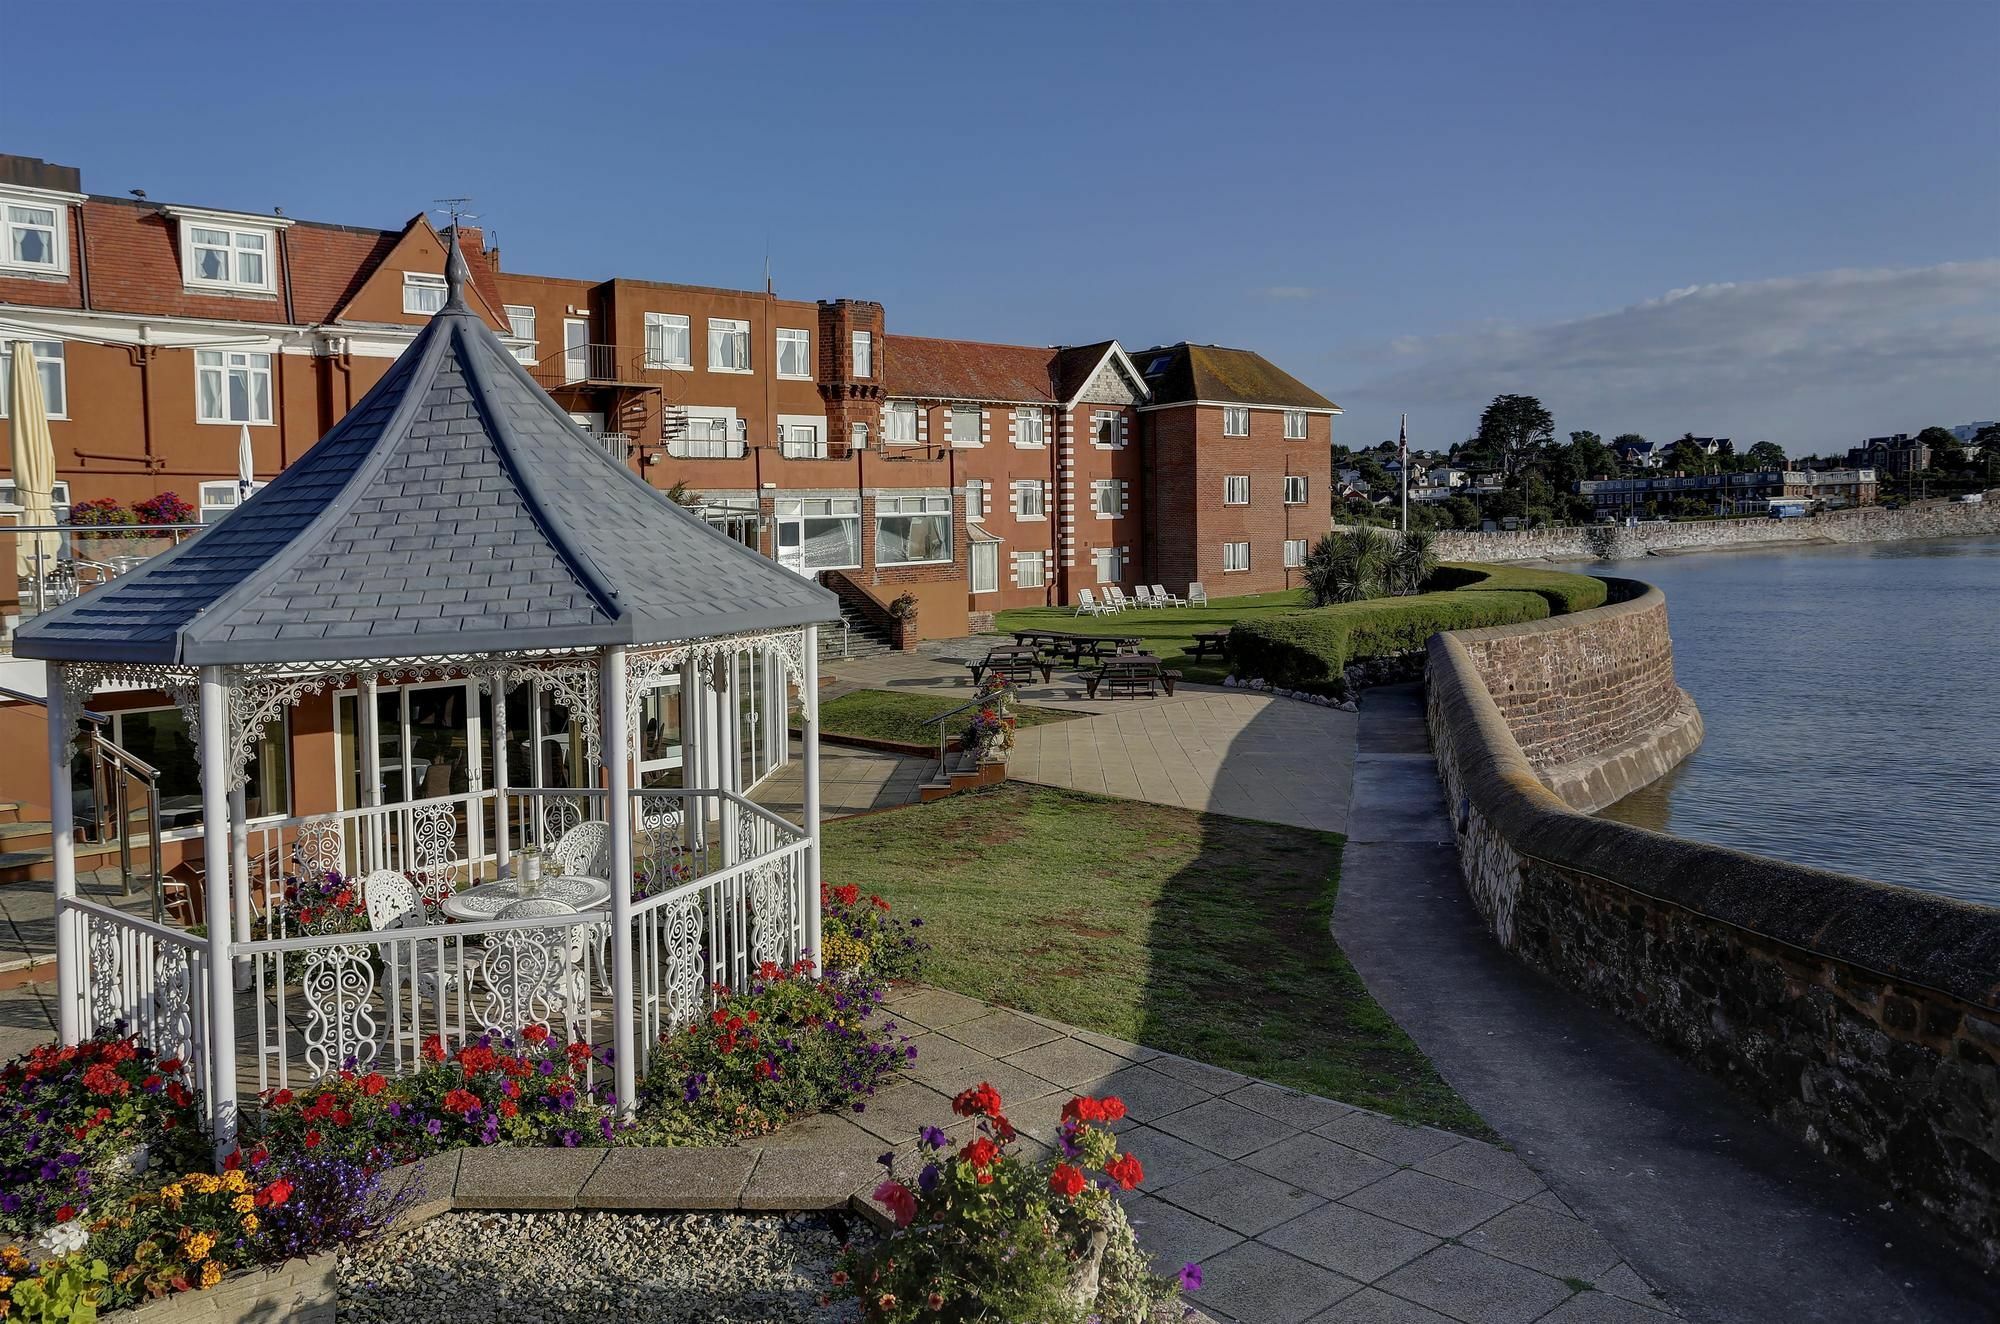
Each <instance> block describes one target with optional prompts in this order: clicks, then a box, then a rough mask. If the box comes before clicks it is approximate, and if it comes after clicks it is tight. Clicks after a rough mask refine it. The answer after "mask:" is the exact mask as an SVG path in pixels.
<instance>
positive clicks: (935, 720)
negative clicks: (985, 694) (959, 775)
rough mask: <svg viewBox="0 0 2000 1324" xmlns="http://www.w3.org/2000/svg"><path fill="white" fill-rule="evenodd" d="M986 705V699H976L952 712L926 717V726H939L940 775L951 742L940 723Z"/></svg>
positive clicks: (962, 704)
mask: <svg viewBox="0 0 2000 1324" xmlns="http://www.w3.org/2000/svg"><path fill="white" fill-rule="evenodd" d="M985 706H986V700H985V699H974V700H972V702H970V703H961V704H960V705H958V707H956V708H954V709H952V710H951V711H950V712H947V713H939V714H938V715H937V716H936V717H926V718H925V719H924V724H925V725H926V726H937V729H938V774H939V775H940V776H942V775H943V774H944V756H945V752H946V751H945V746H946V745H947V744H948V743H950V737H949V736H947V735H946V734H945V729H944V727H943V726H942V725H939V724H940V723H942V722H943V721H944V720H945V719H946V718H949V717H956V716H958V715H959V714H960V713H962V712H965V711H967V710H968V709H972V708H983V707H985Z"/></svg>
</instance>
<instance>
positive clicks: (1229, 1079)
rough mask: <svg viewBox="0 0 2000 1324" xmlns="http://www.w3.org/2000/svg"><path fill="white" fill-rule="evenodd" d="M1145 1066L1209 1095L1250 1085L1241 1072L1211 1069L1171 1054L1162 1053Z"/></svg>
mask: <svg viewBox="0 0 2000 1324" xmlns="http://www.w3.org/2000/svg"><path fill="white" fill-rule="evenodd" d="M1146 1065H1148V1066H1150V1067H1151V1068H1152V1069H1153V1070H1155V1071H1158V1072H1160V1073H1162V1074H1164V1075H1168V1076H1172V1077H1173V1078H1174V1079H1175V1080H1180V1081H1186V1082H1187V1083H1188V1084H1190V1085H1193V1086H1195V1087H1196V1088H1197V1089H1204V1090H1207V1091H1208V1092H1209V1093H1210V1094H1227V1093H1229V1092H1230V1091H1231V1090H1236V1089H1241V1088H1242V1087H1243V1086H1245V1085H1248V1084H1249V1083H1250V1077H1248V1076H1246V1075H1243V1074H1242V1073H1241V1072H1236V1071H1227V1070H1224V1069H1223V1068H1221V1067H1212V1066H1210V1065H1209V1064H1208V1063H1206V1062H1197V1061H1195V1060H1194V1059H1193V1058H1188V1057H1178V1056H1176V1055H1174V1054H1172V1053H1162V1054H1160V1055H1159V1056H1158V1057H1156V1058H1154V1059H1153V1060H1152V1061H1150V1062H1148V1063H1147V1064H1146Z"/></svg>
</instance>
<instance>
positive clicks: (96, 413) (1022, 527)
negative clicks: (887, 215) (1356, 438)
mask: <svg viewBox="0 0 2000 1324" xmlns="http://www.w3.org/2000/svg"><path fill="white" fill-rule="evenodd" d="M461 233H462V238H463V240H464V243H465V247H466V249H467V252H468V257H469V258H470V259H471V264H472V268H473V272H474V285H475V290H474V293H475V295H476V299H477V306H478V311H479V312H480V313H481V314H482V315H483V316H485V317H486V318H487V319H488V320H489V321H490V323H491V324H492V325H493V326H494V327H495V328H496V329H497V330H499V331H500V332H501V333H502V334H503V336H505V337H506V339H507V343H508V344H509V346H510V347H511V348H513V349H514V351H515V352H516V354H517V355H518V356H519V357H520V358H521V359H522V361H523V362H524V363H527V364H530V365H532V368H531V370H532V371H533V373H534V375H535V376H536V377H537V379H538V380H539V381H541V383H542V384H543V385H544V386H545V387H546V388H547V389H548V390H549V391H550V392H551V394H553V395H554V396H555V398H556V399H557V400H558V401H560V402H561V403H562V404H563V405H564V406H565V408H567V409H569V410H570V412H571V415H572V417H574V418H575V419H576V420H577V422H578V424H579V427H580V429H581V430H582V432H583V433H585V434H587V437H586V438H585V439H583V440H581V441H580V444H595V445H601V446H604V447H606V448H607V449H608V450H610V451H611V452H612V453H613V454H615V455H617V456H619V457H620V458H622V459H624V460H625V461H626V462H627V463H629V464H630V465H632V466H633V467H634V468H635V469H636V470H637V471H638V472H639V473H640V474H642V475H643V476H644V477H645V478H646V479H647V481H648V482H650V483H651V484H653V485H654V486H656V487H658V488H660V489H662V490H663V491H665V490H670V489H675V488H679V489H680V491H681V493H682V494H683V496H684V497H685V498H686V499H689V500H692V501H697V502H698V503H699V504H700V505H701V507H702V508H703V510H704V512H705V513H706V515H707V517H708V518H709V519H710V520H711V521H712V522H715V523H717V524H719V525H722V526H724V527H726V528H728V529H730V530H731V531H732V532H733V533H735V534H736V535H737V536H739V537H741V538H742V539H743V540H744V541H746V542H750V543H751V544H752V545H754V546H756V547H758V548H759V549H760V550H762V551H764V552H765V553H766V554H767V555H771V556H773V557H775V558H777V559H778V560H779V561H781V562H782V563H784V564H786V565H788V566H791V567H793V568H795V569H797V570H799V571H800V572H801V573H812V574H819V575H822V576H823V577H824V578H826V579H827V580H828V582H830V583H832V584H833V585H834V586H835V587H836V588H838V589H840V590H841V591H842V592H843V593H844V595H845V596H847V597H848V598H849V600H850V602H853V603H854V604H855V605H856V607H857V609H858V610H860V611H861V612H862V613H863V614H867V613H868V612H871V611H873V612H878V613H879V611H880V609H881V607H882V605H883V604H885V603H886V602H887V601H888V600H890V599H892V598H894V597H895V596H897V595H899V594H902V593H905V592H908V593H910V594H912V595H914V596H915V597H916V598H917V600H918V602H919V605H920V609H921V611H920V615H919V628H920V630H921V632H922V633H923V634H924V635H926V636H933V637H936V636H948V635H954V634H959V633H963V632H964V631H965V630H966V629H967V628H968V626H969V624H971V623H973V622H974V620H975V618H976V617H978V616H982V615H984V614H985V613H989V612H991V611H994V610H996V609H999V608H1003V607H1013V606H1026V605H1035V604H1041V603H1072V602H1074V601H1075V600H1076V596H1077V591H1078V590H1079V589H1082V588H1085V587H1090V588H1093V589H1095V588H1099V587H1101V586H1106V585H1112V584H1116V585H1120V586H1122V587H1123V588H1125V589H1126V590H1127V591H1128V592H1129V591H1130V590H1131V589H1132V588H1133V587H1135V586H1136V585H1138V584H1140V583H1147V584H1151V583H1161V584H1164V585H1166V586H1167V587H1168V588H1169V589H1171V590H1173V591H1175V592H1182V591H1184V590H1185V589H1186V587H1187V585H1188V583H1189V582H1194V581H1198V582H1202V583H1204V584H1205V586H1206V587H1207V590H1208V592H1209V594H1210V595H1211V596H1216V597H1220V596H1223V595H1226V594H1229V593H1235V592H1246V593H1247V592H1262V591H1267V590H1271V589H1276V588H1280V587H1284V586H1286V585H1288V584H1289V583H1292V582H1294V581H1295V579H1296V575H1295V573H1294V572H1293V570H1292V564H1293V563H1294V562H1295V560H1296V558H1297V554H1298V549H1299V547H1300V546H1301V544H1303V543H1306V542H1308V541H1309V540H1311V539H1313V538H1316V537H1317V536H1318V535H1319V534H1320V533H1322V532H1324V531H1325V530H1326V529H1327V528H1328V527H1329V526H1330V522H1331V495H1332V494H1331V482H1332V474H1331V470H1330V466H1329V460H1328V448H1329V444H1330V442H1331V440H1332V432H1331V416H1332V415H1333V414H1335V413H1338V412H1339V410H1338V408H1337V407H1336V406H1334V405H1333V404H1332V402H1331V401H1328V400H1326V399H1325V398H1324V397H1322V396H1320V395H1319V394H1317V393H1316V392H1314V391H1312V390H1311V389H1310V388H1308V387H1306V386H1304V385H1303V384H1302V383H1300V382H1298V381H1297V380H1296V379H1295V378H1293V377H1291V376H1289V375H1288V374H1286V373H1284V372H1283V371H1281V370H1279V369H1278V368H1276V367H1275V366H1274V365H1272V364H1271V363H1269V362H1268V361H1266V360H1265V359H1263V358H1262V357H1261V356H1259V355H1257V354H1254V353H1251V352H1249V351H1246V350H1225V349H1218V348H1215V347H1212V346H1198V345H1185V344H1183V345H1173V346H1166V347H1162V348H1157V349H1153V350H1148V351H1147V352H1145V353H1144V354H1140V355H1137V356H1132V355H1128V354H1127V353H1126V352H1125V351H1124V350H1123V349H1122V348H1121V347H1120V346H1119V345H1118V344H1117V342H1115V341H1109V340H1107V341H1100V342H1097V343H1095V344H1088V345H1079V346H1057V347H1035V346H1024V345H996V344H987V343H983V342H978V341H968V340H937V339H929V338H921V337H914V336H903V335H894V334H890V333H889V331H888V327H887V318H886V315H885V313H884V310H883V308H882V305H880V304H878V303H871V302H867V301H863V300H853V299H838V300H832V301H822V302H817V303H813V302H804V301H800V300H794V299H783V298H779V297H777V296H776V295H774V294H770V293H759V292H753V291H740V290H722V289H713V288H708V287H704V286H694V285H677V284H667V283H662V282H656V281H645V280H631V279H624V278H615V279H611V280H605V281H588V280H577V279H571V278H566V277H558V276H535V275H527V274H521V273H516V272H510V271H506V270H505V269H504V268H503V267H502V265H501V262H500V255H499V253H498V251H497V250H490V249H488V248H486V247H485V246H484V244H483V243H482V242H481V236H480V235H479V233H478V232H477V231H474V230H470V229H466V230H463V231H462V232H461ZM444 251H445V244H444V241H443V239H442V238H441V236H440V234H439V232H438V231H437V230H436V229H435V228H434V227H433V226H432V225H431V223H430V222H429V221H428V220H427V219H426V218H425V217H423V216H421V215H419V216H415V217H412V218H411V220H410V221H409V222H408V223H407V224H405V225H404V226H402V227H401V228H399V229H395V230H375V229H365V228H356V227H351V226H342V225H330V224H323V223H319V222H313V221H305V220H295V219H293V218H290V217H286V216H282V215H276V214H272V215H262V214H252V213H240V212H224V211H217V210H214V209H208V208H200V207H191V206H180V205H176V204H170V203H161V202H155V201H151V200H145V199H137V198H112V197H103V196H97V195H90V194H86V193H84V192H83V191H82V185H81V180H80V177H79V174H78V172H77V171H76V170H75V169H74V168H71V167H65V166H56V165H50V164H47V163H44V162H41V161H36V160H32V159H29V158H23V157H4V156H0V370H11V369H12V367H13V364H12V359H13V357H14V355H13V346H14V344H15V343H16V342H19V341H23V340H25V341H28V342H30V343H32V344H33V345H34V350H33V354H34V357H35V360H36V366H37V369H38V371H40V372H41V374H42V378H43V384H44V388H45V395H46V396H47V398H48V400H49V403H50V412H51V416H52V421H51V432H52V434H53V436H54V439H55V446H56V469H57V475H58V479H59V480H60V484H61V485H60V486H59V488H58V492H57V497H58V502H59V503H62V502H74V501H83V500H88V499H94V498H102V497H108V498H111V499H113V500H115V501H118V502H120V503H121V504H127V505H129V504H131V503H134V502H137V501H141V500H144V499H146V498H149V497H152V496H155V495H157V494H159V493H162V492H167V491H172V492H175V493H177V494H179V495H180V496H181V497H183V498H184V499H185V500H187V501H189V502H190V503H193V504H194V505H196V506H197V507H198V508H199V509H200V510H201V511H202V518H204V519H216V518H220V517H222V516H223V515H224V514H226V513H227V511H228V510H229V509H230V508H231V507H232V506H233V505H234V504H235V502H236V501H237V499H238V492H237V482H236V470H237V465H236V454H237V439H238V436H239V434H240V432H241V430H242V429H243V428H244V427H246V426H247V427H248V428H249V431H250V436H251V444H252V450H253V453H254V457H255V468H256V473H257V474H258V475H259V477H260V478H267V477H269V476H270V475H271V474H274V473H276V472H277V471H278V470H279V469H281V468H283V467H284V466H285V465H287V464H289V463H290V462H291V461H292V460H293V459H295V458H296V457H297V456H298V455H299V454H300V453H301V452H302V451H303V450H304V449H305V448H306V447H307V446H310V445H311V444H312V443H313V442H314V441H315V440H317V439H318V438H319V437H320V436H321V435H322V434H323V433H324V432H325V431H326V430H327V429H328V428H329V427H331V426H332V424H333V423H334V422H335V421H336V420H338V419H339V418H340V417H341V416H342V415H343V414H344V413H346V411H347V410H348V408H349V407H350V406H351V405H352V404H353V403H354V402H355V401H356V400H357V399H359V398H360V396H361V395H362V394H363V393H364V392H365V391H366V390H367V389H368V387H369V386H371V385H373V383H374V382H375V381H376V380H377V379H378V378H379V377H380V376H381V374H382V373H383V371H385V370H386V369H387V367H388V366H389V364H390V363H391V362H392V361H393V360H394V358H395V356H396V355H397V354H398V353H400V352H401V350H402V348H403V347H404V346H405V345H407V344H408V343H409V340H410V338H411V337H412V336H413V335H414V334H415V333H416V331H417V330H418V329H419V328H421V327H422V326H423V324H424V323H425V322H426V321H427V319H428V318H429V316H430V314H431V312H432V311H434V310H435V309H436V308H437V307H438V306H439V303H440V302H441V301H442V298H443V289H444V280H443V275H442V273H443V266H444ZM0 409H4V389H0ZM6 426H7V425H6V423H5V421H4V419H0V462H4V460H5V457H6V450H5V445H4V443H5V440H6ZM0 483H5V480H0ZM12 495H13V494H12V488H11V484H10V483H7V484H5V485H0V523H5V522H8V521H7V518H6V516H7V512H8V508H9V507H8V503H10V502H11V501H12ZM870 600H872V602H871V601H870Z"/></svg>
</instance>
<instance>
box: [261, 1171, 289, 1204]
mask: <svg viewBox="0 0 2000 1324" xmlns="http://www.w3.org/2000/svg"><path fill="white" fill-rule="evenodd" d="M291 1198H292V1184H291V1183H290V1182H288V1181H286V1180H285V1179H284V1178H282V1177H281V1178H279V1179H278V1180H277V1181H274V1182H272V1183H271V1184H270V1185H269V1186H266V1187H265V1188H264V1189H263V1190H261V1191H259V1192H257V1195H256V1201H257V1203H258V1204H259V1205H260V1206H262V1207H263V1208H266V1209H275V1208H277V1207H278V1206H279V1205H281V1204H283V1203H284V1202H285V1201H287V1200H289V1199H291Z"/></svg>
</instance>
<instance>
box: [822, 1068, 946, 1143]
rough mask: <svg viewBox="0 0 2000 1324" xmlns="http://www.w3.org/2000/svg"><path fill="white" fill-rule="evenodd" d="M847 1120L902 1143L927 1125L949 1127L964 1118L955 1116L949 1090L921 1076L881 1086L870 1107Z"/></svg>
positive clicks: (874, 1133)
mask: <svg viewBox="0 0 2000 1324" xmlns="http://www.w3.org/2000/svg"><path fill="white" fill-rule="evenodd" d="M848 1120H849V1121H851V1122H853V1123H854V1124H855V1125H856V1126H858V1127H860V1128H861V1129H862V1130H863V1131H866V1132H867V1133H868V1134H869V1135H872V1136H875V1137H877V1138H879V1139H882V1140H886V1141H888V1142H889V1143H890V1144H892V1145H901V1144H906V1143H909V1142H912V1141H914V1140H915V1139H916V1138H917V1132H919V1131H920V1130H922V1129H923V1128H924V1127H926V1126H935V1127H949V1126H950V1125H952V1123H954V1122H956V1121H960V1120H962V1119H960V1118H958V1117H955V1116H953V1114H952V1111H951V1096H950V1095H949V1094H945V1093H942V1092H941V1091H938V1090H934V1089H932V1088H931V1087H930V1086H928V1085H926V1084H924V1083H923V1082H922V1081H919V1080H904V1081H898V1082H897V1083H896V1084H894V1085H890V1086H887V1087H886V1088H884V1089H881V1090H878V1091H877V1092H876V1094H875V1097H874V1098H872V1099H870V1100H869V1101H868V1108H867V1110H866V1111H865V1112H859V1113H856V1114H854V1115H853V1116H852V1117H850V1118H849V1119H848Z"/></svg>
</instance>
